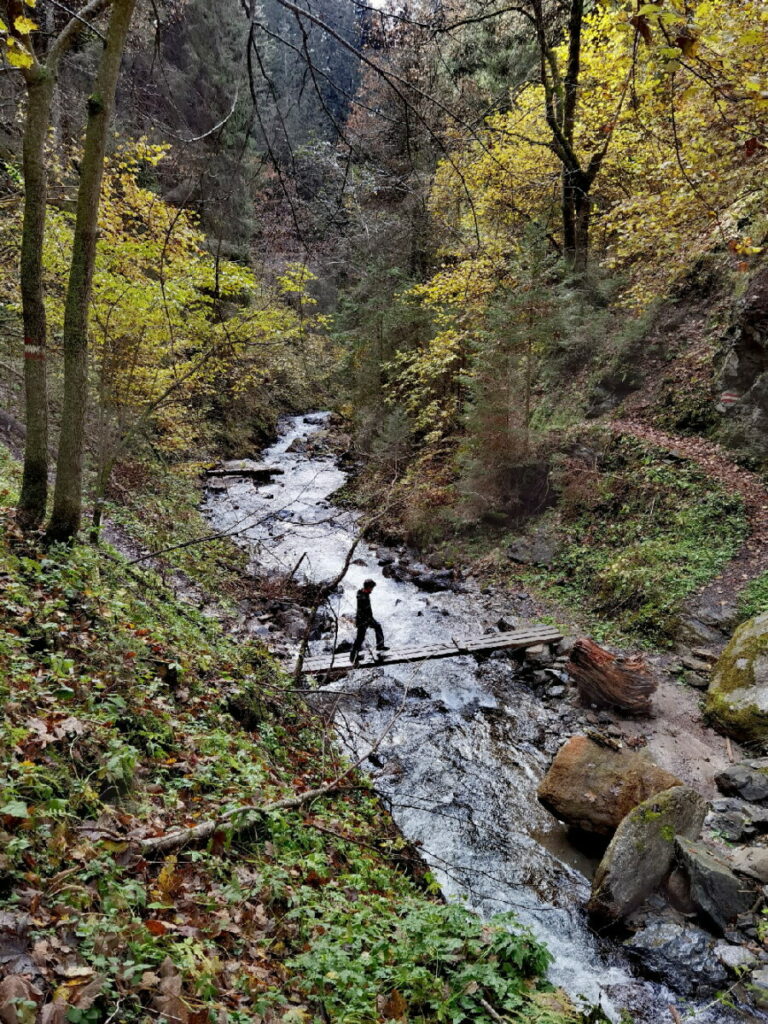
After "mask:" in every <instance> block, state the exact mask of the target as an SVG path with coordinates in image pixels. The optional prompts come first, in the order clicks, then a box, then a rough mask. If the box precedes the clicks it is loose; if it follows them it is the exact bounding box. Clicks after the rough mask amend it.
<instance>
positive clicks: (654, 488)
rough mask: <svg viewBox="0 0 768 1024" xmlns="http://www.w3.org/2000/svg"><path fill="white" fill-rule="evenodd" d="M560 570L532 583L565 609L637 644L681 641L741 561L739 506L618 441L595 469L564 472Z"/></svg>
mask: <svg viewBox="0 0 768 1024" xmlns="http://www.w3.org/2000/svg"><path fill="white" fill-rule="evenodd" d="M558 483H559V488H560V498H559V514H558V533H559V541H560V545H559V548H558V549H557V551H556V553H555V555H554V559H553V562H552V566H551V568H549V569H546V570H539V569H530V570H528V571H527V573H526V576H525V578H526V579H527V580H528V581H529V583H531V584H532V585H534V586H535V587H536V588H537V589H538V590H539V591H540V592H542V593H543V594H544V595H546V596H551V597H552V598H554V599H555V600H556V601H557V602H558V603H559V604H561V605H563V606H565V607H566V608H567V607H573V608H575V609H578V610H579V611H580V612H586V613H587V614H589V615H590V616H593V617H594V618H595V619H597V620H602V622H603V623H604V624H605V625H606V630H605V632H608V633H610V632H611V630H617V631H620V632H621V633H623V634H624V635H625V636H628V637H630V638H633V639H636V640H644V641H664V640H668V639H670V638H671V637H673V636H674V634H675V632H676V630H677V627H678V624H679V618H680V614H681V611H682V608H683V605H684V602H685V599H686V598H687V597H688V596H689V595H690V594H692V593H693V592H694V591H696V590H697V589H698V588H699V587H700V586H702V585H703V584H705V583H706V582H708V581H709V580H711V579H712V578H713V577H714V576H716V575H717V573H718V572H719V571H720V570H721V569H722V568H723V566H724V565H725V564H726V563H727V562H728V561H729V560H730V559H731V558H732V557H733V556H734V555H735V553H736V552H737V550H738V548H739V546H740V545H741V543H742V540H743V538H744V536H745V534H746V528H747V524H746V517H745V513H744V505H743V502H742V500H741V498H739V497H737V496H734V495H729V494H728V493H727V492H726V491H725V490H724V489H723V488H722V487H720V486H718V485H716V484H714V483H713V482H712V481H711V480H710V479H709V478H708V477H706V476H705V475H704V474H703V473H702V472H701V471H700V470H699V469H698V468H697V467H695V466H694V465H693V464H691V463H690V462H686V461H683V460H680V459H675V458H674V457H672V456H668V455H665V454H664V453H662V452H659V451H657V450H654V449H651V448H648V447H647V446H645V445H643V444H641V443H640V442H638V441H634V440H631V439H626V438H624V439H621V440H615V441H613V442H611V444H610V445H609V447H608V448H607V450H606V451H605V452H604V453H603V454H602V456H601V458H600V459H599V460H598V462H597V463H592V464H591V465H590V466H587V465H584V464H574V463H571V464H570V465H568V466H564V467H561V472H560V478H559V481H558Z"/></svg>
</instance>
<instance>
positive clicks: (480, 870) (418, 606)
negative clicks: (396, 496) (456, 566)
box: [205, 414, 768, 1024]
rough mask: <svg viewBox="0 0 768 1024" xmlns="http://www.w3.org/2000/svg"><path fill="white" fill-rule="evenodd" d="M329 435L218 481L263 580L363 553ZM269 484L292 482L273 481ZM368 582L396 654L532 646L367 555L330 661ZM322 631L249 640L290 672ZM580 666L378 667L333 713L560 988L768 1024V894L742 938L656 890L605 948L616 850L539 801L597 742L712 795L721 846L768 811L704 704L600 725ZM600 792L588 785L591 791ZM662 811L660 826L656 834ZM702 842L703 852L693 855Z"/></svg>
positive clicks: (355, 574) (269, 622)
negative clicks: (594, 906)
mask: <svg viewBox="0 0 768 1024" xmlns="http://www.w3.org/2000/svg"><path fill="white" fill-rule="evenodd" d="M326 426H327V417H326V416H324V415H321V414H317V415H314V416H312V417H293V418H290V419H288V420H286V421H285V422H284V423H283V425H282V429H281V433H280V437H279V439H278V441H277V442H276V444H274V445H273V446H272V447H271V448H269V449H268V450H267V451H265V452H264V453H263V454H262V455H261V457H260V461H259V463H258V469H259V476H258V477H257V476H254V475H251V476H238V475H237V468H236V467H235V468H234V472H233V473H230V472H224V473H221V474H219V475H216V476H214V477H212V483H213V486H212V487H210V488H209V490H208V491H207V496H206V504H205V509H206V512H207V514H208V516H209V518H210V519H211V521H212V523H214V524H215V526H216V527H217V529H220V530H226V531H229V532H231V533H232V534H233V535H236V536H237V538H238V540H239V542H240V543H242V544H243V545H245V546H246V548H247V550H248V551H249V552H250V553H251V556H252V562H253V570H254V572H257V573H259V574H260V575H263V574H265V573H274V574H276V575H278V576H282V577H283V578H286V577H290V578H291V579H293V580H300V581H304V582H311V581H320V580H328V579H332V578H333V577H334V576H335V575H336V574H337V573H338V571H339V568H340V566H341V565H342V564H343V563H344V560H345V558H346V556H347V554H348V552H349V549H350V546H351V544H352V543H353V540H354V538H355V536H356V533H357V522H356V516H355V514H354V513H353V512H350V511H349V510H344V509H340V508H338V507H336V506H334V504H333V493H334V492H335V491H336V490H337V489H338V488H339V487H341V486H342V484H343V483H344V481H345V474H344V472H343V470H342V469H341V468H340V466H339V465H338V463H337V460H336V459H335V458H334V457H333V455H332V453H331V452H330V451H329V450H327V449H326V450H324V448H323V445H322V443H321V442H322V438H323V436H324V432H325V428H326ZM254 465H256V464H254ZM265 467H267V468H271V469H272V470H274V472H264V468H265ZM367 577H373V578H374V579H376V580H377V583H378V585H377V588H376V590H375V592H374V609H375V613H376V615H377V617H378V618H379V619H380V620H381V622H382V624H383V625H384V628H385V631H386V633H387V639H388V641H389V643H390V644H391V645H392V646H405V645H407V644H412V643H438V642H445V641H446V640H450V639H452V638H457V637H463V636H468V635H478V634H482V633H483V632H488V631H493V630H497V629H509V628H515V627H516V626H517V625H518V624H524V623H525V622H526V621H534V620H535V618H536V615H537V609H536V607H535V603H534V602H533V601H532V599H531V598H530V597H529V596H528V595H527V594H525V593H522V592H521V593H517V594H513V595H510V594H506V593H501V592H497V591H495V590H494V589H493V588H482V587H480V585H479V584H477V583H476V582H475V581H473V580H471V579H458V578H456V577H455V575H454V574H452V573H446V572H442V573H440V572H437V573H436V572H434V571H433V570H430V569H429V568H428V567H426V566H423V565H421V564H419V562H418V560H417V558H416V557H415V555H414V553H412V552H407V551H403V550H390V549H380V548H375V547H373V546H371V545H369V544H367V543H364V542H363V543H360V544H359V545H358V546H357V548H356V550H355V552H354V557H353V558H352V560H351V564H350V565H349V570H348V573H347V575H346V577H345V578H344V580H343V582H342V583H341V585H340V586H339V587H338V589H337V591H336V593H335V594H334V595H333V596H332V598H331V601H330V605H329V607H328V608H326V609H325V610H324V612H323V614H322V616H321V617H320V620H319V622H318V623H317V626H316V629H315V632H314V634H313V635H314V636H315V640H314V641H313V643H312V646H311V652H312V653H313V654H322V653H324V652H325V651H328V650H330V646H331V644H332V642H333V640H334V638H337V639H338V640H343V639H346V640H347V641H349V640H351V639H352V637H353V635H354V627H353V617H354V596H355V592H356V590H357V589H358V587H359V586H360V585H361V583H362V581H363V579H365V578H367ZM305 622H306V619H305V615H304V613H303V611H302V609H301V608H300V607H299V606H296V605H292V604H290V603H289V602H287V601H282V600H279V599H278V600H276V602H275V605H274V607H273V608H272V609H271V611H268V612H267V614H263V615H261V616H260V617H259V618H257V619H255V620H254V621H253V622H251V623H249V627H250V629H251V631H252V632H253V633H255V634H257V635H260V636H263V637H264V638H265V639H268V640H269V642H270V646H272V647H273V648H274V649H276V650H278V651H279V650H280V649H282V650H283V651H284V653H285V654H286V655H287V656H288V655H290V654H291V652H292V651H295V648H296V646H297V640H298V637H299V636H300V635H301V633H302V632H303V629H304V625H305ZM568 648H569V645H568V641H565V642H564V643H563V644H561V645H560V647H559V648H556V649H550V648H548V647H543V648H539V649H534V650H533V651H530V652H528V654H527V655H521V654H509V653H506V652H497V653H495V654H491V655H490V656H480V657H478V656H475V657H472V656H463V657H457V658H451V659H448V660H445V661H439V662H422V663H417V664H411V665H400V666H387V667H386V668H383V667H377V666H376V665H375V664H371V665H370V667H364V668H362V669H360V670H358V671H356V672H354V673H353V674H351V675H348V676H347V677H345V678H344V679H343V680H342V681H340V682H338V683H335V684H331V685H330V686H329V687H327V688H326V691H325V693H326V696H325V697H324V698H323V703H324V705H325V706H327V704H328V699H329V698H328V691H331V692H332V693H333V694H334V696H333V698H332V699H333V703H334V707H335V709H336V710H335V716H334V721H335V726H336V730H337V734H338V736H339V739H340V741H341V742H342V743H344V744H345V745H346V746H347V748H348V749H349V751H350V754H351V755H352V756H353V757H354V758H355V759H357V758H363V759H364V766H365V768H366V769H367V770H368V771H369V772H370V774H371V776H372V778H373V780H374V783H375V786H376V788H377V790H378V792H379V793H380V795H381V797H382V798H383V799H384V800H385V801H386V803H387V804H388V806H389V807H390V808H391V810H392V813H393V816H394V817H395V820H396V821H397V823H398V825H399V827H400V828H401V830H402V832H403V833H404V835H405V836H406V837H407V838H408V839H409V840H410V841H411V842H412V843H414V844H416V845H417V846H418V848H419V849H420V851H421V854H422V856H423V858H424V859H425V861H426V862H427V863H428V864H429V865H430V868H431V870H432V872H433V874H434V876H435V878H436V879H437V880H438V882H439V884H440V886H441V888H442V891H443V893H444V894H445V896H446V898H448V899H455V900H462V901H464V902H465V903H466V904H467V905H468V906H470V907H472V908H473V909H475V910H476V911H478V912H479V913H481V914H484V915H491V914H494V913H498V912H509V911H512V912H513V913H514V914H515V915H516V917H517V919H518V920H519V921H520V922H521V923H522V924H525V925H527V926H529V927H530V928H531V929H532V930H533V931H534V932H535V933H536V935H537V936H539V937H540V938H541V939H542V940H543V941H544V942H546V944H547V945H548V946H549V948H550V950H551V952H552V954H553V957H554V963H553V966H552V968H551V980H552V981H553V983H554V984H556V985H561V986H562V987H563V988H564V989H565V990H566V991H567V992H568V993H569V994H570V995H571V997H572V998H574V999H576V1000H583V1002H584V1003H585V1005H596V1006H600V1007H602V1009H603V1011H604V1013H605V1014H606V1016H607V1017H608V1018H609V1019H610V1020H612V1021H616V1022H618V1021H619V1020H620V1019H621V1015H622V1013H623V1012H626V1013H628V1014H629V1015H630V1017H631V1019H633V1020H635V1021H637V1022H638V1024H657V1022H658V1024H661V1022H665V1021H670V1022H673V1024H677V1022H678V1021H680V1020H686V1021H696V1022H698V1024H732V1022H733V1024H735V1022H736V1021H743V1020H745V1019H747V1020H750V1019H752V1020H768V1016H764V1015H763V1012H762V1011H761V1010H759V1009H758V1008H755V1007H754V1006H749V1007H748V1006H747V993H746V990H745V989H744V987H743V985H742V984H741V983H740V982H739V976H740V975H741V974H744V973H745V972H752V976H753V983H754V985H755V986H756V987H757V988H758V989H759V987H760V983H761V974H760V972H761V970H764V968H763V967H762V964H763V962H764V961H768V956H767V955H766V954H765V952H764V948H763V945H762V942H761V941H760V939H761V935H760V934H759V929H760V920H761V917H760V900H761V899H762V893H761V891H760V888H759V887H760V884H761V883H760V882H759V880H758V878H756V877H753V878H751V880H750V881H749V884H748V885H742V884H739V893H741V890H742V889H745V891H748V892H749V893H750V894H752V895H753V896H754V900H753V904H754V909H755V910H756V911H757V916H755V914H754V913H753V912H752V910H753V906H750V908H749V910H748V911H743V912H742V919H741V920H740V921H738V920H736V919H735V917H736V915H734V920H731V918H730V917H729V918H728V920H727V921H725V922H724V923H725V926H726V927H724V928H723V927H718V926H717V924H716V923H715V922H714V921H713V919H712V918H711V917H710V918H709V919H708V920H707V921H706V922H704V921H703V919H702V913H701V909H700V907H699V906H697V904H696V902H695V900H693V899H692V892H691V886H690V884H688V885H687V888H686V885H685V884H683V882H681V881H680V880H679V879H678V882H677V885H678V890H679V891H678V893H677V895H675V894H674V893H671V892H670V891H668V888H669V887H667V888H665V889H664V891H663V892H661V891H659V892H654V893H653V894H652V895H651V896H650V899H648V900H645V901H644V902H641V904H640V905H639V906H638V907H636V908H633V909H632V915H631V918H630V920H629V923H628V925H626V926H625V925H622V926H621V928H619V929H617V928H616V927H615V926H614V927H611V928H609V929H607V930H606V932H605V933H604V934H600V933H599V932H597V931H596V930H595V929H594V927H593V926H592V925H591V924H590V922H589V920H588V918H587V915H586V911H585V907H586V905H587V903H588V901H589V900H590V897H591V895H592V877H593V875H594V872H595V869H596V866H597V863H598V861H599V860H600V857H601V855H602V852H603V849H604V847H605V843H606V842H607V839H608V838H609V834H604V835H603V838H602V840H601V839H600V838H595V835H594V833H593V834H592V836H591V838H590V840H589V842H588V843H587V844H586V845H583V844H582V845H579V844H574V842H573V841H572V840H573V833H572V832H569V830H568V829H567V827H566V825H564V824H563V823H562V822H561V821H559V820H558V819H557V818H556V817H555V816H554V815H553V814H552V813H550V812H549V811H548V810H546V809H545V808H544V807H543V806H542V804H541V803H540V801H539V799H538V790H539V786H540V784H541V782H542V779H543V778H544V776H545V774H546V773H547V771H548V769H549V768H550V765H551V763H552V760H553V758H554V756H555V755H556V754H557V753H558V751H560V750H561V748H562V746H563V743H564V741H566V740H567V739H568V738H569V737H571V736H574V735H584V734H591V735H592V736H593V737H594V739H593V740H588V741H586V742H590V743H594V744H595V746H596V747H597V748H599V749H601V750H605V751H607V752H611V753H615V751H613V748H614V747H619V748H621V750H623V751H625V752H626V751H627V750H629V749H631V748H632V747H635V748H638V747H641V746H643V745H644V744H646V743H648V745H649V749H650V753H651V755H652V756H654V757H655V758H656V759H657V760H658V761H659V763H660V764H661V766H662V767H663V768H664V769H668V770H669V771H670V772H672V773H674V775H675V777H676V781H677V780H678V779H679V781H681V782H683V783H685V786H686V788H688V789H692V790H693V791H694V803H695V802H696V800H697V799H698V800H700V801H701V806H700V808H699V811H702V812H703V813H701V814H700V817H701V818H703V817H704V815H705V814H707V815H708V817H707V821H706V823H705V825H704V830H705V835H707V834H708V835H710V837H712V838H714V839H715V841H718V842H721V843H723V842H724V839H723V836H724V833H723V823H724V821H726V820H727V822H728V823H729V825H728V827H730V828H731V833H729V834H732V835H735V834H736V833H737V832H738V833H739V838H742V835H743V832H744V830H745V829H749V827H757V829H758V831H768V809H767V810H766V811H765V813H764V818H765V819H766V826H765V829H763V828H762V825H760V826H754V824H753V823H754V817H750V815H755V816H756V817H757V818H759V817H760V814H759V813H758V811H759V809H760V806H761V805H758V804H755V803H749V802H748V801H746V800H745V799H744V798H743V797H742V796H740V795H739V794H738V793H736V792H734V793H733V794H732V795H730V796H720V797H718V796H717V794H716V791H715V788H714V784H713V779H714V776H715V774H716V773H718V772H722V771H723V770H724V769H725V768H727V767H728V764H729V759H728V756H727V751H726V747H725V743H724V741H723V740H722V738H721V737H718V736H716V735H715V734H713V733H710V732H709V731H708V730H706V729H705V728H704V727H703V726H702V725H701V724H700V722H698V721H697V710H696V708H697V703H696V694H695V691H694V690H692V689H689V688H684V687H681V686H678V685H677V684H675V683H674V681H673V680H671V679H669V678H666V679H665V681H664V682H663V683H662V687H661V689H660V690H659V693H658V694H657V698H656V705H657V718H656V719H655V720H654V721H652V722H650V723H648V722H645V723H643V722H630V721H623V720H621V719H620V718H619V717H618V716H616V715H615V714H613V713H611V712H608V711H597V710H590V709H585V708H583V707H581V706H580V702H579V700H578V696H577V694H576V692H575V690H574V689H573V687H572V686H571V685H570V683H569V677H568V675H567V673H566V671H565V665H566V662H567V655H568ZM592 781H593V780H592V779H589V778H588V779H586V781H585V782H584V784H583V785H582V789H587V788H589V786H590V785H591V784H592ZM576 788H577V789H578V786H577V787H576ZM696 793H698V794H700V796H699V797H696V796H695V794H696ZM651 798H653V796H651ZM710 799H714V804H713V805H712V809H709V805H708V804H707V800H710ZM761 799H763V798H762V797H761ZM766 799H768V793H766ZM729 801H730V802H729ZM640 803H641V805H642V800H641V801H640ZM696 806H697V807H699V805H698V804H696ZM755 807H756V808H757V811H756V810H751V809H750V808H755ZM745 808H746V809H745ZM699 811H696V813H694V815H693V818H694V819H696V818H697V815H698V814H699ZM558 813H561V812H558ZM658 813H660V812H657V811H655V810H653V809H652V810H651V820H654V821H655V820H657V819H656V818H654V817H653V815H656V814H658ZM561 816H563V817H565V818H566V820H568V816H567V814H565V813H562V815H561ZM740 823H741V824H740ZM582 824H583V823H582ZM667 824H668V823H667V822H666V819H665V821H664V822H662V823H661V824H660V825H659V826H658V828H657V831H658V832H659V834H660V835H662V836H663V837H666V840H667V845H668V846H669V845H670V844H671V846H672V849H673V854H674V855H675V856H678V857H679V858H683V857H684V856H686V855H688V856H689V862H690V863H694V862H695V863H696V864H697V870H699V869H701V878H702V879H705V878H706V879H711V878H712V876H713V872H714V874H717V872H716V871H714V869H713V871H711V872H709V874H708V873H707V871H706V870H705V868H706V865H704V867H703V868H702V867H701V864H700V858H699V860H697V857H698V853H699V851H696V850H685V849H683V850H682V851H677V853H675V847H674V844H675V842H676V840H675V835H674V828H673V831H672V835H671V839H670V835H669V830H668V828H667V830H666V831H665V827H664V826H665V825H667ZM700 824H701V822H700V821H698V825H699V826H700ZM693 831H696V832H698V830H697V829H689V833H690V832H693ZM682 838H683V839H685V836H683V837H682ZM696 838H697V837H696V836H693V835H691V837H690V841H691V842H695V841H696ZM651 859H653V858H651ZM710 867H712V865H710ZM729 870H730V869H729ZM755 873H756V869H755V870H754V871H753V875H754V874H755ZM686 877H687V876H686ZM738 877H739V878H740V879H742V880H743V879H745V878H747V877H748V876H746V875H740V876H738ZM706 884H708V883H706ZM702 885H705V882H703V881H702ZM728 891H729V890H728V889H727V886H726V888H725V889H724V890H723V892H725V893H726V895H725V896H723V895H722V892H721V896H722V899H725V900H726V901H727V899H728V896H727V893H728ZM738 898H741V896H738ZM725 912H726V911H724V913H725ZM702 924H705V925H706V926H705V927H702ZM766 974H767V975H768V971H766ZM766 981H767V982H768V977H767V978H766ZM724 990H730V995H729V998H730V999H731V1000H732V1001H734V1002H739V1003H740V1004H741V1005H740V1006H739V1007H738V1008H729V1007H728V1006H726V1005H724V1004H723V1003H721V1002H720V1001H719V1000H717V999H716V993H718V992H722V991H724ZM625 1019H626V1018H625Z"/></svg>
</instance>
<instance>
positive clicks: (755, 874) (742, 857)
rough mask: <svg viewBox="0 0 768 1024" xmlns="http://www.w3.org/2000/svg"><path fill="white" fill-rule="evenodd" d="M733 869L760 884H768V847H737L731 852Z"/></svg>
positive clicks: (729, 854) (730, 857) (730, 858)
mask: <svg viewBox="0 0 768 1024" xmlns="http://www.w3.org/2000/svg"><path fill="white" fill-rule="evenodd" d="M728 856H729V860H730V862H731V867H732V869H733V870H734V871H735V872H737V874H740V875H747V877H748V878H754V879H755V880H756V881H758V882H764V883H765V882H768V847H765V846H737V847H736V848H735V849H733V850H729V853H728Z"/></svg>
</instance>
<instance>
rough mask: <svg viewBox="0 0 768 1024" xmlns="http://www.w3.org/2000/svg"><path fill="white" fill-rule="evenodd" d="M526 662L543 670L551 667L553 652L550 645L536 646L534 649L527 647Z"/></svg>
mask: <svg viewBox="0 0 768 1024" xmlns="http://www.w3.org/2000/svg"><path fill="white" fill-rule="evenodd" d="M525 660H526V661H529V662H531V664H533V665H539V666H541V667H542V668H544V667H545V666H547V665H551V664H552V651H551V650H550V648H549V644H534V646H533V647H527V648H526V650H525Z"/></svg>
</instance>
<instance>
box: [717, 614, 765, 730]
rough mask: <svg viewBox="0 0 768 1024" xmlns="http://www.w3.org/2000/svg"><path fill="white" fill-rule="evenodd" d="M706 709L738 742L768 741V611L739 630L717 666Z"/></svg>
mask: <svg viewBox="0 0 768 1024" xmlns="http://www.w3.org/2000/svg"><path fill="white" fill-rule="evenodd" d="M706 710H707V714H708V716H709V717H710V719H711V720H712V721H713V722H714V723H715V725H717V726H718V727H719V728H721V729H723V730H724V731H725V732H727V733H728V734H729V735H731V736H734V737H736V739H741V740H745V741H748V742H761V741H763V740H766V739H768V612H763V613H762V614H761V615H757V616H755V618H753V619H750V620H749V621H748V622H745V623H744V624H743V625H742V626H739V628H738V629H737V630H736V632H735V633H734V635H733V639H732V640H731V642H730V643H729V644H728V646H727V647H726V648H725V650H724V651H723V653H722V655H721V656H720V659H719V661H718V662H717V664H716V665H715V669H714V672H713V675H712V682H711V683H710V686H709V691H708V693H707V702H706Z"/></svg>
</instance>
